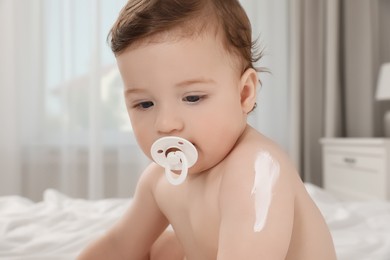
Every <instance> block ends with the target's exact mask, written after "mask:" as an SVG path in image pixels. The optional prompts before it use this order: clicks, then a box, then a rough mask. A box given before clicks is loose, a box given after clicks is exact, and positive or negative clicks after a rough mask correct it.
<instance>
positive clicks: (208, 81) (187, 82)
mask: <svg viewBox="0 0 390 260" xmlns="http://www.w3.org/2000/svg"><path fill="white" fill-rule="evenodd" d="M194 84H215V81H214V80H213V79H207V78H197V79H188V80H184V81H181V82H179V83H177V84H175V86H176V87H186V86H189V85H194Z"/></svg>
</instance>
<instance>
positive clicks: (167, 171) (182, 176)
mask: <svg viewBox="0 0 390 260" xmlns="http://www.w3.org/2000/svg"><path fill="white" fill-rule="evenodd" d="M172 153H173V155H171V154H172ZM170 155H171V156H178V157H179V158H180V160H181V165H182V167H181V173H180V175H179V177H174V176H173V175H174V173H173V172H172V171H171V167H170V165H169V164H167V166H165V176H166V178H167V180H168V182H169V183H170V184H172V185H180V184H182V183H183V182H184V181H185V179H186V178H187V175H188V161H187V157H186V156H185V154H184V153H183V152H181V151H176V152H171V153H169V154H168V155H167V157H168V156H170ZM175 175H176V174H175Z"/></svg>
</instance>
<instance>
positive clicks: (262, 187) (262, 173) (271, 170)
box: [252, 152, 280, 232]
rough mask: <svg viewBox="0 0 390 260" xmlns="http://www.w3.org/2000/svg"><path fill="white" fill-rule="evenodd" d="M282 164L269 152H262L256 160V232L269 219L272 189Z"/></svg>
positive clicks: (254, 189)
mask: <svg viewBox="0 0 390 260" xmlns="http://www.w3.org/2000/svg"><path fill="white" fill-rule="evenodd" d="M279 170H280V166H279V163H278V162H277V161H275V160H274V159H273V158H272V157H271V155H270V154H269V153H268V152H260V153H259V154H258V155H257V158H256V161H255V182H254V184H253V188H252V196H253V195H254V196H255V210H256V222H255V225H254V226H253V230H254V232H260V231H261V230H262V229H263V227H264V225H265V222H266V220H267V215H268V210H269V207H270V205H271V199H272V191H273V187H274V185H275V182H276V181H277V179H278V178H279Z"/></svg>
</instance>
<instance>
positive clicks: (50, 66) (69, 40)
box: [0, 0, 289, 200]
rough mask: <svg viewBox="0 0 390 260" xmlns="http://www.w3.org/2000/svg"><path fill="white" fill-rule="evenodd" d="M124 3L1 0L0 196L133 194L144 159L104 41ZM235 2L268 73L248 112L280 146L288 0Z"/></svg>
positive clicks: (285, 137)
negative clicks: (246, 17)
mask: <svg viewBox="0 0 390 260" xmlns="http://www.w3.org/2000/svg"><path fill="white" fill-rule="evenodd" d="M125 1H126V0H109V1H107V0H84V1H78V0H66V1H64V0H34V1H29V0H0V33H1V41H0V57H1V59H0V124H1V127H0V129H1V130H0V131H1V132H0V195H10V194H19V195H23V196H26V197H29V198H31V199H34V200H40V199H41V196H42V192H43V191H44V190H45V189H48V188H54V189H58V190H60V191H61V192H64V193H66V194H68V195H70V196H74V197H83V198H91V199H97V198H103V197H128V196H131V195H132V194H133V191H134V187H135V185H136V182H137V180H138V177H139V174H140V173H141V172H142V169H143V168H144V167H145V165H146V164H147V163H148V160H147V159H146V157H145V156H144V155H143V154H142V153H141V151H140V149H139V148H138V146H137V145H136V142H135V140H134V137H133V135H132V132H131V126H130V123H129V120H128V118H127V114H126V109H125V106H124V102H123V97H122V85H121V80H120V76H119V74H118V71H117V69H116V65H115V59H114V57H113V54H112V53H111V51H110V49H109V47H108V46H107V44H106V36H107V33H108V31H109V28H110V27H111V25H112V23H113V22H114V21H115V19H116V17H117V15H118V12H119V10H120V8H121V7H122V6H123V5H124V3H125ZM241 2H242V4H243V6H244V7H245V8H246V10H247V11H248V14H249V16H250V19H251V20H252V24H253V29H254V33H253V35H254V37H259V40H260V43H261V45H262V46H264V47H265V53H266V56H265V58H264V60H262V61H261V62H260V64H259V65H260V66H266V67H268V68H269V69H270V70H271V71H272V74H264V75H261V76H260V77H261V79H262V81H263V87H262V88H261V90H260V91H259V100H258V104H259V106H258V108H257V111H255V112H254V113H253V115H252V116H251V118H250V120H251V123H252V124H253V125H254V126H255V127H257V128H258V129H260V130H261V131H263V132H264V133H265V134H267V135H269V136H270V137H271V138H273V139H275V140H276V141H277V142H279V143H280V144H281V145H282V146H283V147H284V148H286V150H287V149H288V136H289V133H288V132H287V131H286V129H287V128H288V124H289V121H288V113H287V111H288V88H287V79H288V71H287V66H288V55H287V46H288V43H287V37H288V31H287V25H288V19H287V10H288V9H287V2H288V1H287V0H276V1H267V0H262V1H256V0H242V1H241ZM275 104H277V105H276V106H275Z"/></svg>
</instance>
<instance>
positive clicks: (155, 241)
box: [79, 0, 336, 260]
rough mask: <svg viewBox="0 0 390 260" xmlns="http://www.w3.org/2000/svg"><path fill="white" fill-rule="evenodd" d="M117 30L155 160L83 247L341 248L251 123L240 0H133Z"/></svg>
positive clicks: (134, 111)
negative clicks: (101, 231) (115, 215)
mask: <svg viewBox="0 0 390 260" xmlns="http://www.w3.org/2000/svg"><path fill="white" fill-rule="evenodd" d="M109 36H110V38H109V39H110V41H111V47H112V50H113V52H114V53H115V56H116V59H117V63H118V67H119V70H120V73H121V76H122V79H123V82H124V86H125V87H124V88H125V89H124V95H125V100H126V104H127V109H128V114H129V116H130V120H131V123H132V127H133V130H134V135H135V137H136V139H137V142H138V144H139V146H140V147H141V149H142V150H143V152H144V153H145V154H146V155H147V156H148V157H149V158H151V159H153V160H154V161H155V162H154V163H151V164H150V165H149V167H147V169H146V170H145V171H144V172H143V174H142V175H141V177H140V180H139V183H138V186H137V189H136V192H135V195H134V199H133V202H132V203H131V206H130V207H129V209H128V211H127V212H126V213H125V215H124V216H123V217H122V219H121V220H120V221H119V222H118V223H116V224H115V225H114V226H113V227H112V229H110V230H109V231H108V232H107V233H106V234H105V235H104V236H103V237H101V238H100V239H98V240H97V241H95V242H94V243H93V244H91V245H90V246H89V247H87V248H86V250H84V252H82V254H81V255H80V257H79V259H110V260H111V259H134V260H138V259H139V260H144V259H167V260H175V259H180V260H182V259H187V260H215V259H218V260H230V259H231V260H237V259H267V260H271V259H295V260H313V259H316V260H321V259H324V260H332V259H336V256H335V250H334V246H333V242H332V238H331V235H330V233H329V230H328V227H327V225H326V223H325V221H324V219H323V217H322V215H321V213H320V211H319V210H318V208H317V207H316V205H315V204H314V202H313V201H312V199H311V198H310V196H309V195H308V193H307V192H306V189H305V187H304V185H303V183H302V181H301V179H300V177H299V175H298V174H297V172H296V170H295V169H294V167H293V165H292V163H291V162H290V161H289V159H288V158H287V156H286V155H285V154H284V152H283V151H282V150H281V149H280V148H279V147H278V146H277V145H276V144H275V143H274V142H272V141H271V140H270V139H268V138H266V137H265V136H263V135H262V134H261V133H259V132H258V131H256V130H255V129H253V128H252V127H251V126H249V125H248V124H247V117H248V114H249V113H250V112H251V111H252V110H253V108H254V107H255V104H256V103H255V101H256V88H257V85H258V81H259V80H258V77H257V74H258V72H259V71H257V70H256V69H255V68H254V66H253V63H254V62H255V61H257V60H258V59H259V58H260V55H256V53H255V51H253V42H252V39H251V27H250V23H249V20H248V18H247V16H246V14H245V12H244V10H243V8H242V7H241V5H240V3H239V2H238V0H130V1H129V2H128V3H127V5H126V6H125V7H124V8H123V10H122V11H121V13H120V15H119V18H118V20H117V22H116V23H115V25H114V26H113V28H112V29H111V32H110V35H109ZM169 225H171V227H172V228H168V229H167V227H168V226H169Z"/></svg>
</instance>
